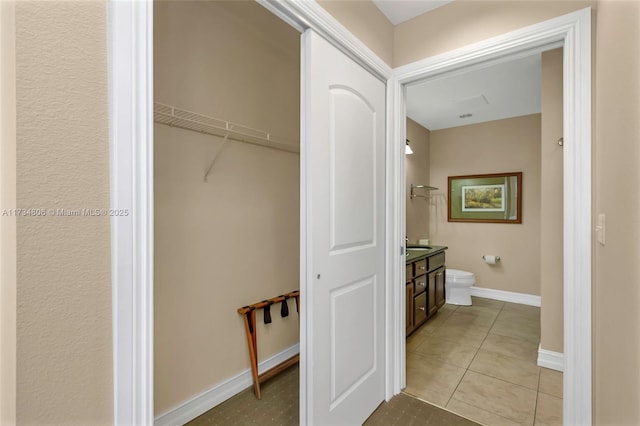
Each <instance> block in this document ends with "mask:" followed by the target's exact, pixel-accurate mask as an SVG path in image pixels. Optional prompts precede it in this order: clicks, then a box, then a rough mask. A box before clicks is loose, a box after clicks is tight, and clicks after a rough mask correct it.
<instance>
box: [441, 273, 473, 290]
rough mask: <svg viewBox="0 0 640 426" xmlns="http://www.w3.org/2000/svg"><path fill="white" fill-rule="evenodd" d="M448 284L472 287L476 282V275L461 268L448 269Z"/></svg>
mask: <svg viewBox="0 0 640 426" xmlns="http://www.w3.org/2000/svg"><path fill="white" fill-rule="evenodd" d="M446 275H447V281H446V282H447V284H450V285H452V286H455V287H470V286H472V285H474V284H475V283H476V277H475V275H474V274H473V273H472V272H467V271H461V270H459V269H447V274H446Z"/></svg>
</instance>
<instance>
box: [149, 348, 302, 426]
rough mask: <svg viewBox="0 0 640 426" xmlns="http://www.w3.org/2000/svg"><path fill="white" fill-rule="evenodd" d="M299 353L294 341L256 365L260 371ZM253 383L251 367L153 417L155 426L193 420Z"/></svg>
mask: <svg viewBox="0 0 640 426" xmlns="http://www.w3.org/2000/svg"><path fill="white" fill-rule="evenodd" d="M298 353H300V344H298V343H296V344H295V345H293V346H291V347H290V348H287V349H285V350H284V351H282V352H280V353H277V354H275V355H274V356H272V357H270V358H267V359H265V360H264V361H262V362H261V363H260V364H259V365H258V371H259V372H260V373H262V372H263V371H266V370H268V369H270V368H273V367H275V366H276V365H278V364H280V363H281V362H283V361H286V360H288V359H289V358H291V357H292V356H294V355H296V354H298ZM252 385H253V379H252V378H251V369H247V370H245V371H243V372H242V373H240V374H238V375H236V376H233V377H231V378H229V379H227V380H225V381H224V382H221V383H218V384H217V385H215V386H214V387H212V388H211V389H209V390H207V391H205V392H203V393H201V394H200V395H197V396H195V397H193V398H191V399H190V400H188V401H185V402H183V403H182V404H180V405H179V406H177V407H175V408H172V409H170V410H169V411H166V412H164V413H162V414H160V415H159V416H157V417H156V418H155V421H154V425H156V426H165V425H166V426H176V425H183V424H185V423H186V422H188V421H189V420H193V419H195V418H196V417H198V416H199V415H201V414H203V413H206V412H207V411H209V410H211V409H212V408H213V407H215V406H216V405H218V404H220V403H222V402H224V401H226V400H227V399H229V398H231V397H232V396H234V395H237V394H238V393H240V392H242V391H243V390H245V389H247V388H248V387H250V386H252Z"/></svg>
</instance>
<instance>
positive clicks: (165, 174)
mask: <svg viewBox="0 0 640 426" xmlns="http://www.w3.org/2000/svg"><path fill="white" fill-rule="evenodd" d="M153 15H154V25H153V36H154V40H153V46H154V60H153V62H154V69H153V75H154V91H153V97H154V100H153V101H154V104H153V107H154V172H155V173H154V185H153V186H154V262H153V263H154V351H153V353H154V380H153V383H154V418H155V419H156V422H157V423H158V424H176V423H178V422H179V423H184V422H186V421H189V420H191V419H193V418H194V417H196V416H199V415H201V414H202V413H201V412H198V410H201V409H202V408H201V407H207V406H208V407H212V406H214V405H217V404H219V403H221V402H222V401H224V400H225V399H227V398H229V397H230V396H232V395H234V393H237V392H238V391H240V390H242V389H244V388H246V387H250V385H251V383H252V374H251V371H248V370H249V368H250V365H251V363H252V362H253V361H252V358H251V357H250V352H249V349H248V339H247V336H246V335H245V325H244V323H243V321H244V315H241V314H239V313H238V312H237V309H238V308H241V307H244V306H247V305H252V304H254V303H256V302H260V301H263V300H267V299H271V298H273V297H276V296H280V295H283V294H290V293H291V292H293V291H296V290H299V288H300V287H299V277H300V273H299V265H300V261H299V259H300V250H299V241H300V238H299V234H300V223H299V218H300V189H299V188H300V154H299V152H300V141H299V138H300V33H299V31H298V30H297V29H295V28H293V27H291V26H290V25H289V24H287V23H286V22H284V21H282V20H281V19H280V18H279V17H277V16H275V15H274V14H273V13H271V12H270V11H268V10H267V9H265V8H264V7H262V6H261V5H260V4H258V3H256V2H219V1H201V2H183V1H166V2H154V8H153ZM296 302H297V299H295V298H290V299H287V300H284V301H280V302H278V303H275V304H273V305H268V306H266V307H265V308H261V309H258V310H256V311H254V314H256V315H255V323H254V324H252V327H251V328H252V331H253V332H254V333H255V335H256V339H255V340H256V345H255V346H256V349H257V354H256V358H257V365H258V371H259V373H263V372H264V371H266V370H268V369H270V368H271V367H273V366H275V365H278V364H280V363H282V362H285V361H286V360H289V359H290V358H292V357H294V356H295V355H296V354H298V352H299V340H300V333H299V319H298V313H297V309H296V308H297V303H296ZM249 314H250V315H251V313H249ZM254 328H255V329H254ZM293 368H297V367H293ZM289 375H290V374H289ZM296 379H297V375H294V376H292V377H291V378H290V380H289V381H291V380H293V381H296ZM291 384H292V385H293V386H294V389H295V394H291V392H287V393H285V394H281V395H286V398H285V397H282V398H280V399H277V400H273V399H272V398H270V395H269V394H268V393H270V392H271V393H272V392H275V391H276V390H275V389H273V388H271V387H269V386H267V385H268V382H266V383H263V386H264V387H263V392H261V394H262V395H261V397H263V398H265V399H266V400H267V401H271V402H270V403H269V404H270V406H271V409H272V411H273V413H278V414H279V415H282V416H285V417H287V418H288V417H289V416H290V415H292V413H293V414H295V418H296V423H297V414H298V395H297V390H298V385H297V383H295V384H294V383H293V382H292V383H291ZM247 397H248V398H257V396H254V395H253V394H251V395H247ZM274 401H276V402H278V405H279V406H281V407H282V409H280V410H279V409H277V408H276V407H274V406H273V402H274ZM265 403H267V402H265ZM284 408H286V410H285V409H284ZM256 414H257V413H256V412H255V411H253V412H242V411H240V412H237V413H236V414H235V416H237V418H236V420H235V422H237V423H245V422H247V421H248V420H247V417H246V416H255V415H256ZM226 416H227V414H225V418H226V419H227V420H228V421H232V419H231V418H228V417H226Z"/></svg>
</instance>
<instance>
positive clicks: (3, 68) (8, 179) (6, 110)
mask: <svg viewBox="0 0 640 426" xmlns="http://www.w3.org/2000/svg"><path fill="white" fill-rule="evenodd" d="M0 55H2V56H1V57H0V102H2V103H1V104H0V210H4V209H10V208H15V206H16V87H15V86H16V85H15V81H16V75H15V66H16V61H15V59H16V52H15V2H13V1H8V0H5V1H2V2H0ZM15 422H16V218H15V217H11V216H0V424H1V425H12V424H15Z"/></svg>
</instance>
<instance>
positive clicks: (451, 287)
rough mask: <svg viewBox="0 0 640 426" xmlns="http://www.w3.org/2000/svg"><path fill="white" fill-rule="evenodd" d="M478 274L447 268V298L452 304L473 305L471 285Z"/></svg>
mask: <svg viewBox="0 0 640 426" xmlns="http://www.w3.org/2000/svg"><path fill="white" fill-rule="evenodd" d="M475 283H476V276H475V275H474V274H472V273H471V272H467V271H460V270H458V269H447V275H446V280H445V287H446V300H447V303H449V304H451V305H464V306H470V305H471V286H472V285H474V284H475Z"/></svg>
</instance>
